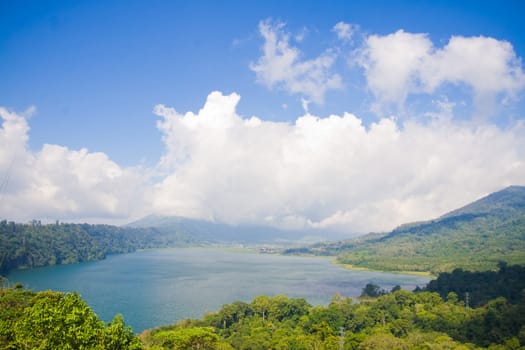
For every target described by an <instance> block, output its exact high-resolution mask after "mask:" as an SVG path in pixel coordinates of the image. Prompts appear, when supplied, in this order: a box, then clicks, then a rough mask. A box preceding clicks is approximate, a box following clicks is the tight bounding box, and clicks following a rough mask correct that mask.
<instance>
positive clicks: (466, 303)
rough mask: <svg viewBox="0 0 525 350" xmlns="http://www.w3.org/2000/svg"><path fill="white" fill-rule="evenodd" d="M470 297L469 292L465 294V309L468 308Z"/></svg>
mask: <svg viewBox="0 0 525 350" xmlns="http://www.w3.org/2000/svg"><path fill="white" fill-rule="evenodd" d="M468 297H469V295H468V292H465V307H466V308H468V307H469V306H468V302H469V298H468Z"/></svg>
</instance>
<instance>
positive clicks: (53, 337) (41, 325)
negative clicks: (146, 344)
mask: <svg viewBox="0 0 525 350" xmlns="http://www.w3.org/2000/svg"><path fill="white" fill-rule="evenodd" d="M0 348H2V349H6V350H8V349H13V350H14V349H17V350H24V349H39V350H47V349H49V350H55V349H71V350H76V349H86V350H87V349H93V350H103V349H115V350H117V349H129V350H138V349H142V344H141V342H140V340H139V339H138V337H136V336H135V335H134V334H133V331H132V330H131V328H130V327H127V326H126V325H125V324H124V321H123V319H122V316H120V315H117V316H115V318H114V319H113V321H112V322H110V323H109V324H107V325H106V324H104V322H102V321H100V320H99V319H98V317H97V315H96V314H95V313H94V312H93V311H92V310H91V309H90V308H89V306H88V305H87V304H86V303H85V302H84V301H83V300H82V299H81V298H80V297H79V295H78V294H76V293H65V294H64V293H58V292H51V291H47V292H38V293H35V292H32V291H28V290H24V289H23V288H21V286H17V287H15V288H4V289H0Z"/></svg>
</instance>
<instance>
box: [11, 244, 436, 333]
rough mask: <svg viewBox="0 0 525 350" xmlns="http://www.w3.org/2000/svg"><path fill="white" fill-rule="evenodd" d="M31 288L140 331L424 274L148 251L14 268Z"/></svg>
mask: <svg viewBox="0 0 525 350" xmlns="http://www.w3.org/2000/svg"><path fill="white" fill-rule="evenodd" d="M8 278H9V280H10V281H11V282H22V283H23V284H24V285H25V286H26V287H28V288H30V289H33V290H47V289H52V290H58V291H77V292H79V293H80V294H81V295H82V297H83V299H84V300H86V301H87V303H88V304H89V305H90V306H91V307H92V308H93V310H94V311H95V312H96V313H97V314H98V315H99V316H100V317H101V318H102V319H103V320H105V321H110V320H111V319H112V318H113V316H114V315H115V314H117V313H121V314H123V315H124V320H125V322H126V324H129V325H131V326H132V327H133V330H134V331H135V332H137V333H138V332H141V331H143V330H144V329H147V328H153V327H157V326H160V325H164V324H170V323H174V322H176V321H178V320H181V319H184V318H200V317H201V316H202V315H203V314H204V313H205V312H207V311H216V310H218V309H220V307H221V306H222V305H224V304H229V303H232V302H233V301H236V300H242V301H246V302H249V301H251V300H252V299H253V297H255V296H257V295H261V294H266V295H277V294H286V295H288V296H289V297H301V298H305V299H306V300H308V302H310V303H311V304H312V305H320V304H322V305H326V304H328V303H329V302H330V299H331V297H332V295H333V294H334V293H336V292H339V293H341V294H342V295H343V296H350V297H355V296H358V295H359V294H360V293H361V290H362V288H363V287H364V286H365V285H366V284H367V283H369V282H373V283H375V284H378V285H380V286H381V287H383V288H385V289H390V288H392V287H393V286H395V285H397V284H399V285H400V286H401V287H403V288H404V289H409V290H412V289H414V288H415V286H416V285H419V286H423V285H425V284H426V283H427V282H428V281H429V279H428V278H426V277H422V276H413V275H402V274H391V273H381V272H370V271H352V270H346V269H343V268H341V267H340V266H337V265H335V264H333V263H332V261H331V259H329V258H317V257H289V256H279V255H266V254H249V253H238V252H231V251H227V250H221V249H208V248H174V249H155V250H145V251H140V252H136V253H131V254H122V255H113V256H110V257H108V258H107V259H105V260H102V261H97V262H90V263H81V264H74V265H64V266H51V267H43V268H37V269H33V270H26V271H15V272H13V273H11V274H10V275H9V276H8Z"/></svg>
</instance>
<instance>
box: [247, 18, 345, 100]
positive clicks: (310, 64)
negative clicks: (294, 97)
mask: <svg viewBox="0 0 525 350" xmlns="http://www.w3.org/2000/svg"><path fill="white" fill-rule="evenodd" d="M283 28H284V24H282V23H278V24H275V25H272V23H271V22H270V21H261V22H260V23H259V32H260V33H261V35H262V36H263V38H264V41H265V42H264V45H263V55H262V56H261V57H260V58H259V60H258V62H257V63H252V64H250V69H251V70H252V71H254V72H255V73H256V76H257V80H258V81H259V82H260V83H262V84H264V85H266V86H267V87H268V88H273V87H278V88H281V89H283V90H285V91H287V92H289V93H291V94H300V95H303V96H305V97H307V98H308V99H310V100H311V101H313V102H315V103H318V104H319V103H322V102H323V101H324V95H325V93H326V92H327V91H328V90H334V89H340V88H341V87H342V81H341V77H340V76H339V75H338V74H336V73H333V72H332V71H331V69H332V66H333V64H334V62H335V59H336V57H335V54H334V53H333V52H332V51H330V50H328V51H326V52H324V53H323V54H321V55H319V56H318V57H316V58H314V59H310V60H304V59H302V58H301V52H300V51H299V49H298V48H296V47H293V46H291V45H290V42H289V41H290V40H289V35H288V34H287V33H286V32H284V29H283Z"/></svg>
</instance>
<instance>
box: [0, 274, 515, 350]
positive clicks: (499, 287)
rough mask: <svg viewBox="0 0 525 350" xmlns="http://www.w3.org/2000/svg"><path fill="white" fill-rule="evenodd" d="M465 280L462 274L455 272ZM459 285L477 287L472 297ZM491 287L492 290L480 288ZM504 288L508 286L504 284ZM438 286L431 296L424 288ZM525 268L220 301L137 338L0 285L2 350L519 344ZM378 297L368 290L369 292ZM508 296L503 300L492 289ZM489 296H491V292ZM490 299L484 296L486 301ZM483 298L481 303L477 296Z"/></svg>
mask: <svg viewBox="0 0 525 350" xmlns="http://www.w3.org/2000/svg"><path fill="white" fill-rule="evenodd" d="M462 277H463V279H462ZM465 285H468V286H471V287H472V288H474V289H480V291H481V292H480V293H479V294H478V295H477V296H476V298H478V299H474V298H475V296H474V295H472V298H473V299H471V300H470V304H466V303H465V302H464V301H463V300H462V299H461V298H460V294H461V293H462V292H461V291H462V290H463V288H465ZM484 285H491V286H493V288H491V289H486V290H485V289H483V288H482V286H484ZM506 287H509V288H506ZM436 288H437V289H439V293H441V294H444V293H446V295H444V297H442V296H441V295H440V294H439V293H437V292H432V291H431V290H434V289H436ZM524 288H525V267H524V266H507V265H506V264H500V269H499V271H497V272H495V271H487V272H476V273H471V272H466V271H462V270H455V271H454V272H453V273H451V274H442V275H440V276H439V277H438V279H437V280H435V281H431V282H430V283H429V284H428V285H427V286H426V288H424V289H423V290H418V291H414V292H410V291H405V290H401V289H400V288H398V287H394V288H393V290H392V291H388V292H387V291H383V290H381V289H380V287H379V286H374V285H367V286H365V287H364V288H363V297H362V298H360V299H358V300H352V299H351V298H346V297H343V296H341V295H338V294H336V295H334V296H333V298H332V301H331V302H330V304H329V305H327V306H312V305H310V304H308V303H307V302H306V301H305V300H304V299H291V298H288V297H286V296H284V295H277V296H271V297H270V296H258V297H255V298H254V299H253V300H252V301H251V302H250V303H246V302H241V301H237V302H234V303H232V304H228V305H224V306H223V307H222V308H221V309H220V310H219V311H217V312H215V313H209V314H206V315H205V316H204V317H203V318H202V319H200V320H183V321H180V322H178V323H177V324H174V325H169V326H163V327H159V328H156V329H153V330H148V331H145V332H143V333H142V334H141V335H140V340H139V337H137V336H135V335H134V334H133V332H132V330H131V329H130V328H129V327H127V326H126V325H125V324H124V321H123V319H122V317H121V316H120V315H117V316H115V318H114V320H113V321H112V322H110V323H108V324H105V323H104V322H102V321H100V320H99V319H98V317H97V316H96V315H95V314H94V313H93V311H92V310H91V309H90V308H89V306H88V305H86V303H85V302H84V301H82V299H81V298H80V297H79V296H78V294H76V293H65V294H64V293H57V292H50V291H47V292H38V293H35V292H32V291H27V290H24V289H23V288H21V286H19V285H18V286H15V287H12V288H3V289H0V347H1V348H3V349H115V350H116V349H151V350H162V349H181V350H182V349H210V350H212V349H218V350H220V349H222V350H226V349H246V350H248V349H250V350H257V349H261V350H263V349H264V350H267V349H276V350H277V349H283V350H284V349H296V350H299V349H311V350H314V349H317V350H323V349H324V350H331V349H334V350H337V349H484V348H488V349H493V350H497V349H523V348H525V293H524ZM371 291H372V292H373V293H372V294H374V293H375V294H374V295H375V296H376V297H369V296H368V295H369V294H370V292H371ZM501 292H503V293H506V297H503V296H500V295H497V294H499V293H501ZM494 293H495V294H496V295H497V296H496V297H494V298H492V297H493V295H495V294H494ZM489 299H490V300H489ZM484 300H488V301H487V302H484Z"/></svg>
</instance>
